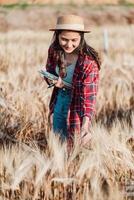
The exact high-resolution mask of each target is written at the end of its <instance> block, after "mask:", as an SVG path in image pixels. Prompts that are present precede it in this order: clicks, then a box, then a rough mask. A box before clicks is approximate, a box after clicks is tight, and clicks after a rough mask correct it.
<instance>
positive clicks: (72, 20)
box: [49, 15, 90, 33]
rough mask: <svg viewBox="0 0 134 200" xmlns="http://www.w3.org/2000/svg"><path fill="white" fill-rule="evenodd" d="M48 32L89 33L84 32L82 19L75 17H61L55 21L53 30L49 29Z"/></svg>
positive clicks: (87, 31)
mask: <svg viewBox="0 0 134 200" xmlns="http://www.w3.org/2000/svg"><path fill="white" fill-rule="evenodd" d="M49 30H50V31H56V30H71V31H80V32H85V33H89V32H90V31H89V30H85V27H84V21H83V19H82V17H80V16H77V15H62V16H59V17H58V19H57V24H56V27H55V28H51V29H49Z"/></svg>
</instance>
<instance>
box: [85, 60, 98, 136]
mask: <svg viewBox="0 0 134 200" xmlns="http://www.w3.org/2000/svg"><path fill="white" fill-rule="evenodd" d="M84 73H85V78H84V80H83V88H84V89H83V94H84V98H83V99H84V100H83V101H84V102H83V110H84V112H83V116H82V117H83V121H82V128H81V136H84V135H85V134H86V133H89V125H90V122H91V120H92V117H93V116H94V113H95V105H96V96H97V92H98V83H99V69H98V66H97V64H96V62H95V61H91V62H90V64H89V66H88V67H87V68H86V71H85V72H84Z"/></svg>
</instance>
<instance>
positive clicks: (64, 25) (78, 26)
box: [56, 24, 84, 31]
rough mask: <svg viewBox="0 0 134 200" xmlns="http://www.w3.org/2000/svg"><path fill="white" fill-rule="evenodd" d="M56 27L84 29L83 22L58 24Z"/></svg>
mask: <svg viewBox="0 0 134 200" xmlns="http://www.w3.org/2000/svg"><path fill="white" fill-rule="evenodd" d="M56 29H68V30H69V29H70V30H80V31H84V25H83V24H57V25H56Z"/></svg>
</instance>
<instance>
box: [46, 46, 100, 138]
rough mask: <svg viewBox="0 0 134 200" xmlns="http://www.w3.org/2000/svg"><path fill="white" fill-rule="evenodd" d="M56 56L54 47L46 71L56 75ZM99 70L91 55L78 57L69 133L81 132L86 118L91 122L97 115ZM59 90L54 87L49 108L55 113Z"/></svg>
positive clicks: (73, 83)
mask: <svg viewBox="0 0 134 200" xmlns="http://www.w3.org/2000/svg"><path fill="white" fill-rule="evenodd" d="M55 56H56V54H55V52H54V49H53V48H52V47H50V48H49V51H48V58H47V63H46V70H47V71H48V72H50V73H52V74H54V75H56V71H55V69H56V65H57V61H56V57H55ZM98 81H99V68H98V65H97V63H96V61H95V60H94V59H93V58H91V57H90V56H89V55H86V54H84V55H82V54H79V55H78V60H77V63H76V66H75V70H74V74H73V80H72V101H71V104H70V108H69V111H68V117H67V122H68V130H69V131H68V132H69V135H70V134H73V133H74V132H80V129H81V126H82V120H83V117H84V116H87V117H89V120H90V121H91V119H92V117H93V115H94V114H95V104H96V95H97V91H98ZM57 92H58V88H56V87H54V89H53V92H52V96H51V100H50V104H49V108H50V114H51V113H53V109H54V105H55V102H56V98H57Z"/></svg>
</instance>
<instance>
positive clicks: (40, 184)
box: [0, 26, 134, 200]
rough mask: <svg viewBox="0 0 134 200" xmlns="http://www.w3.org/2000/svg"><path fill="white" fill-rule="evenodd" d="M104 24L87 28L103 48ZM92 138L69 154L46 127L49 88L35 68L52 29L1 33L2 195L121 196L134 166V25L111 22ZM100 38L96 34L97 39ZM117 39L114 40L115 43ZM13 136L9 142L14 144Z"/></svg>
mask: <svg viewBox="0 0 134 200" xmlns="http://www.w3.org/2000/svg"><path fill="white" fill-rule="evenodd" d="M102 30H103V29H102V28H97V29H96V30H94V33H91V35H89V36H86V37H87V41H88V43H90V44H91V45H92V46H94V47H96V48H97V49H98V50H99V51H102V50H103V31H102ZM108 32H109V43H110V44H109V45H110V48H109V52H108V55H105V54H102V60H103V62H102V70H101V72H100V78H101V79H100V87H99V93H98V96H97V113H96V117H95V119H96V122H97V123H95V122H94V123H93V126H92V127H91V131H92V133H93V139H92V144H91V145H89V146H86V147H82V146H79V144H78V141H77V138H76V142H75V146H74V149H73V150H72V152H71V153H70V155H68V154H67V151H66V143H65V144H63V145H61V144H60V142H59V140H58V138H56V137H55V136H54V135H53V133H51V132H50V131H49V127H48V123H47V113H48V102H49V99H50V95H51V89H47V87H46V84H45V82H44V80H43V79H42V78H41V77H40V75H39V73H38V70H39V69H41V67H42V66H43V65H44V63H45V60H46V55H47V48H48V45H49V43H50V40H51V35H50V34H49V33H47V32H32V31H27V32H23V31H21V32H19V31H13V32H8V33H6V34H2V33H1V34H0V52H1V54H0V76H1V79H0V92H1V93H0V111H1V116H0V142H1V150H0V157H1V163H0V177H1V180H0V185H1V186H0V195H1V199H2V200H8V199H11V200H15V199H21V200H23V199H24V200H26V199H29V200H33V199H36V200H37V199H40V200H41V199H45V200H47V199H49V200H50V199H54V200H56V199H67V200H68V199H78V200H79V199H80V200H82V199H83V200H86V199H93V200H101V199H103V200H104V199H106V200H113V199H114V200H116V199H117V200H122V199H124V196H125V194H123V193H122V191H125V190H126V188H125V186H126V185H125V184H126V183H128V181H129V180H130V179H132V180H133V173H131V172H133V170H134V164H133V163H134V157H133V156H134V155H133V151H134V133H133V128H134V124H133V122H134V114H133V111H134V96H133V94H134V81H133V77H134V68H133V61H134V58H133V53H134V47H133V45H132V43H133V41H134V34H133V32H134V27H133V26H131V27H129V26H126V27H125V28H124V27H118V28H117V27H108ZM96 38H99V40H96ZM115 44H116V45H115ZM11 144H14V145H11Z"/></svg>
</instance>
